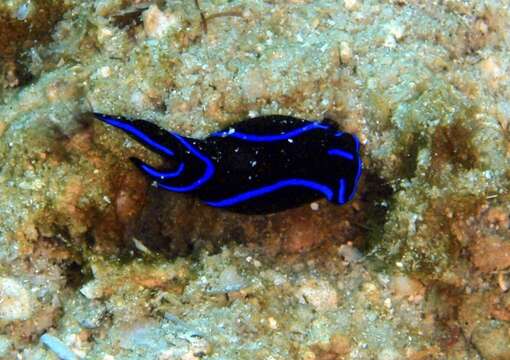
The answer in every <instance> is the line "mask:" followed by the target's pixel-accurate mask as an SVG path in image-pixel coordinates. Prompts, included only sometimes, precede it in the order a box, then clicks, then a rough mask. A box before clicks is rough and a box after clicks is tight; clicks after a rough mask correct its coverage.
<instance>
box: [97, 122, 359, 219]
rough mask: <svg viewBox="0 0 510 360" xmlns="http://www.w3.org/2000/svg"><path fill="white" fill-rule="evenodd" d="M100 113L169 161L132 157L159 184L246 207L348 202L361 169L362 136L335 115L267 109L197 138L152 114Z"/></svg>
mask: <svg viewBox="0 0 510 360" xmlns="http://www.w3.org/2000/svg"><path fill="white" fill-rule="evenodd" d="M94 115H95V116H96V117H97V118H98V119H99V120H102V121H104V122H105V123H107V124H109V125H112V126H114V127H117V128H119V129H121V130H123V131H124V132H126V133H127V134H128V135H130V136H131V137H133V138H134V139H135V140H136V141H138V142H140V143H141V144H142V145H144V146H146V147H147V148H149V149H151V150H152V151H154V152H156V153H158V154H159V155H161V156H162V157H163V158H164V159H166V160H167V161H168V162H169V164H170V166H169V168H168V169H156V168H154V167H152V166H151V165H149V164H147V163H145V162H143V161H142V160H140V159H138V158H131V161H132V162H133V163H134V164H135V165H136V167H138V168H139V169H140V170H141V171H142V172H143V173H145V174H146V175H147V176H149V177H150V178H151V179H152V180H153V181H154V184H155V185H156V186H157V187H159V188H161V189H164V190H168V191H173V192H179V193H188V194H192V195H193V196H196V197H197V198H198V199H199V200H200V201H202V202H203V203H205V204H207V205H210V206H214V207H219V208H225V209H228V210H231V211H235V212H239V213H246V214H268V213H273V212H278V211H282V210H286V209H290V208H294V207H297V206H300V205H303V204H306V203H309V202H312V201H314V200H317V199H319V198H322V197H324V198H326V199H327V200H329V201H331V202H333V203H335V204H340V205H342V204H344V203H346V202H348V201H350V200H351V199H352V198H353V197H354V195H355V193H356V190H357V187H358V182H359V178H360V175H361V169H362V162H361V157H360V153H359V150H360V149H359V141H358V139H357V138H356V136H355V135H352V134H349V133H346V132H342V131H339V130H338V129H337V128H336V126H334V125H333V124H332V123H331V122H329V121H307V120H302V119H297V118H294V117H290V116H282V115H269V116H260V117H255V118H250V119H246V120H243V121H241V122H238V123H236V124H235V125H232V126H230V127H228V128H226V129H223V130H221V131H217V132H214V133H212V134H210V135H209V136H208V137H206V138H205V139H195V138H190V137H185V136H183V135H181V134H178V133H176V132H173V131H167V130H164V129H162V128H160V127H158V126H157V125H155V124H153V123H151V122H148V121H145V120H128V119H126V118H124V117H120V116H112V115H104V114H99V113H95V114H94Z"/></svg>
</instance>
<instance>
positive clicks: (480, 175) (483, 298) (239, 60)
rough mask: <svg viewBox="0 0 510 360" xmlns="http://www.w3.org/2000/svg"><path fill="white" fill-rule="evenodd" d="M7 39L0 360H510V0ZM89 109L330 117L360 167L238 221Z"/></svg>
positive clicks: (334, 8)
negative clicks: (343, 193) (278, 207)
mask: <svg viewBox="0 0 510 360" xmlns="http://www.w3.org/2000/svg"><path fill="white" fill-rule="evenodd" d="M197 5H198V6H199V7H197ZM0 34H1V36H0V219H1V221H0V358H2V359H3V358H5V359H20V358H22V359H80V358H83V359H102V360H113V359H160V360H164V359H183V360H184V359H186V360H189V359H306V360H313V359H378V360H396V359H413V360H420V359H480V360H481V359H489V360H492V359H496V360H505V359H510V291H509V290H510V193H509V188H510V159H509V158H510V126H509V124H510V57H509V56H508V53H509V51H510V35H509V34H510V6H509V4H508V2H506V1H474V0H472V1H460V0H459V1H456V0H451V1H442V2H437V3H434V4H433V5H432V4H431V3H430V2H428V1H375V0H373V1H361V0H343V1H341V0H338V1H333V0H322V1H309V0H293V1H278V0H276V1H262V0H251V1H235V0H234V1H223V0H210V1H209V0H201V1H198V2H194V1H134V0H133V1H128V0H96V1H89V2H82V1H76V0H65V1H63V0H60V1H58V0H54V1H51V0H46V1H37V2H36V1H19V0H12V1H4V2H2V4H0ZM92 112H101V113H107V114H119V115H123V116H128V117H131V118H141V119H145V120H150V121H152V122H153V123H154V124H157V125H158V126H160V127H162V128H165V129H168V130H172V131H176V132H178V133H181V134H183V135H185V136H189V137H195V138H205V137H206V136H207V135H209V134H210V133H212V132H214V131H217V130H219V129H221V128H225V127H226V126H228V125H232V124H235V123H236V122H238V121H240V120H242V119H245V118H247V117H255V116H260V115H269V114H281V115H291V116H295V117H299V118H304V119H318V120H320V119H322V118H324V117H327V118H329V119H332V120H333V121H334V122H336V123H337V124H338V126H339V128H340V129H342V130H344V131H347V132H349V133H353V134H355V135H356V136H357V137H358V138H359V139H360V141H361V154H362V158H363V166H364V172H363V176H362V178H361V180H360V187H359V190H358V194H357V196H356V197H355V198H354V199H353V201H352V202H350V203H348V204H346V205H344V206H342V207H339V206H336V205H333V204H330V203H328V202H327V201H324V200H321V201H316V202H314V203H312V204H309V205H305V206H302V207H300V208H297V209H292V210H288V211H284V212H280V213H276V214H271V215H250V216H247V215H240V214H233V213H229V212H225V211H222V210H218V209H213V208H210V207H207V206H204V205H202V204H200V203H198V202H197V201H196V200H194V199H192V198H189V197H186V196H183V195H179V194H172V193H170V192H162V191H161V190H158V189H155V188H153V187H151V184H150V183H149V182H148V181H147V179H146V178H145V177H144V176H143V175H142V174H141V173H140V172H138V171H137V170H136V169H135V168H134V167H133V166H132V164H131V163H130V162H129V161H128V159H129V157H131V156H136V157H139V158H142V159H143V160H144V161H147V162H148V163H151V164H155V165H157V164H159V163H160V162H161V159H159V158H158V157H157V156H156V155H155V154H153V153H151V152H149V151H147V150H146V149H144V148H143V147H141V146H140V145H138V144H137V143H136V142H134V141H133V140H131V139H129V138H127V137H126V136H125V135H123V134H122V133H121V132H118V131H115V130H114V129H112V128H110V127H107V126H105V125H104V124H103V123H101V122H99V121H97V120H94V118H93V116H92V115H91V113H92Z"/></svg>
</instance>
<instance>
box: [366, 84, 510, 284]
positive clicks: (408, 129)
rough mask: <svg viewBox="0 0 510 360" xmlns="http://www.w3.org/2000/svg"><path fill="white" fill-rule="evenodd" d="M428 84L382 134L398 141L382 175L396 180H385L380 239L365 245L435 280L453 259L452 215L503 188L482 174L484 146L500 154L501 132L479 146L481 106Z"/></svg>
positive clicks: (466, 212) (456, 248)
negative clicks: (389, 187) (386, 203)
mask: <svg viewBox="0 0 510 360" xmlns="http://www.w3.org/2000/svg"><path fill="white" fill-rule="evenodd" d="M431 86H432V87H431V88H430V89H428V90H425V91H424V92H422V93H421V95H420V96H418V97H416V98H415V99H413V100H412V101H410V102H406V103H403V104H400V105H399V106H398V108H397V109H396V110H395V112H394V113H393V115H392V117H391V118H390V119H389V121H391V123H393V126H392V127H390V128H387V129H386V130H383V133H386V134H388V136H392V137H393V139H395V140H396V141H395V142H394V146H395V147H394V149H393V151H394V153H396V154H397V155H396V159H398V160H395V162H390V163H388V164H390V165H392V166H393V165H394V164H395V165H396V166H393V167H391V168H388V167H387V166H386V167H385V168H383V169H382V170H381V172H382V173H383V174H388V176H390V175H389V174H392V176H396V177H397V179H396V180H395V181H393V182H391V183H392V184H393V188H394V190H395V195H394V197H393V199H392V201H391V202H390V203H391V207H390V209H389V212H388V215H387V219H388V220H387V222H386V224H385V225H384V234H383V235H382V236H381V238H380V242H378V241H375V242H371V244H372V245H373V246H375V249H376V250H374V251H373V253H376V254H377V255H376V257H377V258H379V259H381V260H382V262H383V263H386V264H387V265H388V266H389V267H390V268H391V267H394V266H397V267H400V268H405V269H407V270H409V271H417V272H422V273H428V274H432V273H435V274H438V275H439V274H440V273H441V272H442V271H444V270H445V269H447V268H448V267H449V266H451V265H452V264H454V263H456V262H457V261H458V260H459V254H460V248H461V246H460V245H459V243H458V242H457V239H456V238H455V236H454V234H453V233H452V229H451V226H452V224H451V221H450V220H451V218H452V217H453V218H454V219H456V218H457V217H459V218H462V219H464V220H465V219H468V218H469V217H470V216H473V215H474V214H475V213H476V209H478V208H479V207H480V206H481V204H483V203H484V202H485V197H486V196H488V195H489V194H490V193H491V192H492V191H499V190H501V189H504V186H498V183H499V184H504V182H505V180H504V178H501V177H498V176H497V175H496V174H497V172H495V173H492V172H487V171H486V169H487V168H486V165H485V164H486V163H487V161H488V159H486V156H487V154H486V153H485V152H484V149H485V148H487V147H488V146H492V147H495V148H499V149H501V150H500V151H503V150H504V141H503V140H502V139H501V137H502V134H499V136H498V137H496V138H494V139H491V140H486V141H488V142H489V143H485V142H481V141H480V138H481V137H483V136H484V135H482V134H484V133H486V132H488V131H491V129H490V128H489V129H487V128H485V127H484V126H483V125H482V124H483V123H482V122H481V121H480V112H481V108H480V106H477V104H474V103H473V102H472V101H470V100H468V99H467V98H465V97H464V96H463V95H462V94H460V93H459V92H458V91H456V90H455V89H454V88H453V87H452V86H450V85H449V84H446V83H444V82H441V81H434V82H432V83H431ZM373 154H374V153H373ZM375 154H376V155H377V153H375ZM392 156H395V155H392ZM376 161H377V160H376ZM500 164H501V165H500V166H501V169H504V168H505V166H504V165H503V163H500Z"/></svg>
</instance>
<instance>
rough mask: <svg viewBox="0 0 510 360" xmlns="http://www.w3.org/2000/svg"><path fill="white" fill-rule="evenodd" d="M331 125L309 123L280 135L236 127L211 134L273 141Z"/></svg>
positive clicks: (253, 140) (248, 139)
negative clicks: (241, 130)
mask: <svg viewBox="0 0 510 360" xmlns="http://www.w3.org/2000/svg"><path fill="white" fill-rule="evenodd" d="M328 128H329V126H327V125H324V124H320V123H317V122H314V123H311V124H308V125H306V126H303V127H302V128H299V129H295V130H292V131H289V132H287V133H283V134H278V135H255V134H245V133H242V132H238V131H236V130H235V129H234V128H231V130H226V131H218V132H215V133H212V134H211V136H215V137H227V136H229V137H233V138H236V139H241V140H245V141H252V142H271V141H281V140H288V139H290V138H293V137H296V136H298V135H301V134H302V133H304V132H307V131H310V130H313V129H328Z"/></svg>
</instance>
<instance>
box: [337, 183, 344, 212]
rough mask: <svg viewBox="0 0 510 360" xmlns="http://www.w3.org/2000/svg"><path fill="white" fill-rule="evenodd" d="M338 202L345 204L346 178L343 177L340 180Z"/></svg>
mask: <svg viewBox="0 0 510 360" xmlns="http://www.w3.org/2000/svg"><path fill="white" fill-rule="evenodd" d="M338 203H339V204H340V205H342V204H345V179H344V178H341V179H340V181H339V182H338Z"/></svg>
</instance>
